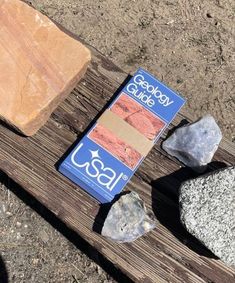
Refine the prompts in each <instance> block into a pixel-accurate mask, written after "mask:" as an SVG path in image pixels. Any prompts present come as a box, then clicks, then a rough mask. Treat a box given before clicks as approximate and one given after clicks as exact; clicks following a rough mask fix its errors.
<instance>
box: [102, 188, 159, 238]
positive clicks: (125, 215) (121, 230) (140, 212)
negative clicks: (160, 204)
mask: <svg viewBox="0 0 235 283" xmlns="http://www.w3.org/2000/svg"><path fill="white" fill-rule="evenodd" d="M155 227H156V222H155V221H154V220H153V218H152V216H151V215H150V214H148V213H147V212H146V208H145V205H144V203H143V201H142V200H141V199H140V198H139V196H138V194H137V193H135V192H131V193H129V194H126V195H124V196H122V197H121V198H120V199H119V200H118V201H116V202H115V203H114V204H113V206H112V207H111V209H110V211H109V213H108V216H107V218H106V220H105V222H104V226H103V229H102V235H103V236H105V237H107V238H109V239H111V240H113V241H115V242H118V243H125V242H132V241H134V240H136V239H137V238H139V237H141V236H142V235H144V234H145V233H147V232H149V231H151V230H152V229H154V228H155Z"/></svg>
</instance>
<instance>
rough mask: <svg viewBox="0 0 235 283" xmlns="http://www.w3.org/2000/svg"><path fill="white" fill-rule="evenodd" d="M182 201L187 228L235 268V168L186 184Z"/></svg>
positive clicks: (181, 212)
mask: <svg viewBox="0 0 235 283" xmlns="http://www.w3.org/2000/svg"><path fill="white" fill-rule="evenodd" d="M179 201H180V217H181V222H182V223H183V225H184V226H185V227H186V229H187V230H188V231H189V232H190V233H191V234H192V235H193V236H195V237H196V238H197V239H198V240H199V241H201V242H202V243H203V244H204V245H205V246H206V247H207V248H208V249H210V250H211V251H212V252H213V253H214V254H215V255H216V256H218V257H219V258H221V260H223V261H224V262H225V263H227V264H228V265H231V266H234V267H235V167H229V168H225V169H222V170H218V171H215V172H213V173H210V174H208V175H205V176H201V177H199V178H196V179H193V180H189V181H186V182H185V183H184V184H183V185H182V186H181V189H180V198H179Z"/></svg>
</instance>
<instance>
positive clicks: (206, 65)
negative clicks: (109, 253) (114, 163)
mask: <svg viewBox="0 0 235 283" xmlns="http://www.w3.org/2000/svg"><path fill="white" fill-rule="evenodd" d="M27 2H28V3H31V5H33V6H34V7H35V8H36V9H38V10H40V11H42V12H43V13H45V14H46V15H48V16H49V17H51V18H52V19H54V20H55V21H57V22H59V23H60V24H62V25H63V26H64V27H66V28H67V29H69V30H70V31H72V32H74V33H75V34H77V35H79V36H80V37H81V38H82V39H84V40H85V41H86V42H87V43H89V44H91V45H93V46H94V47H96V48H97V49H98V50H100V51H101V52H102V53H104V54H105V55H106V56H107V57H108V58H110V59H111V60H112V61H114V62H115V63H116V64H117V65H119V66H120V67H121V68H122V69H124V70H125V71H126V72H130V73H133V72H134V71H135V70H136V69H137V68H138V67H139V66H142V67H144V68H146V69H147V70H149V71H150V72H152V73H153V74H154V75H156V76H157V77H158V78H159V79H160V80H163V81H164V82H165V83H166V84H168V85H169V86H170V87H172V88H173V89H175V90H176V91H178V92H179V93H181V95H183V96H184V97H186V98H187V105H186V106H185V109H186V110H187V111H188V112H189V113H190V114H191V115H192V116H193V117H194V118H195V119H196V118H198V117H199V116H200V115H203V114H205V113H211V114H212V115H213V116H214V117H215V118H216V120H217V121H218V123H219V125H220V126H221V129H222V132H223V134H224V136H225V137H227V138H228V139H230V140H231V141H235V131H234V123H235V122H234V120H235V115H234V109H235V107H234V106H235V92H234V85H235V84H234V74H235V52H234V51H235V50H234V48H235V35H234V23H235V21H234V20H235V18H234V14H235V2H234V0H208V1H200V0H191V1H189V0H162V1H160V0H159V1H157V0H145V1H140V0H133V1H130V0H128V1H127V0H106V1H105V0H97V1H93V0H86V1H85V0H80V1H76V0H51V1H49V0H32V1H27ZM1 182H2V183H4V185H3V184H2V185H1ZM6 185H7V187H8V188H11V189H12V190H13V191H17V189H19V188H17V187H16V186H15V184H13V183H12V182H10V181H6V177H5V176H3V175H1V173H0V226H1V230H0V257H2V260H3V261H4V263H5V266H6V269H7V271H8V280H9V281H8V282H9V283H21V282H22V283H23V282H25V283H45V282H48V283H54V282H56V283H60V282H62V283H64V282H68V283H70V282H71V283H76V282H81V283H82V282H89V283H92V282H96V283H99V282H101V283H102V282H105V283H108V282H116V280H117V278H116V280H115V279H113V278H112V277H111V276H110V275H108V274H107V273H106V272H105V271H104V270H103V269H102V268H101V267H100V266H99V265H97V264H96V263H95V262H94V261H93V260H91V259H90V258H89V257H88V256H87V255H85V254H84V252H85V253H87V254H88V255H89V256H90V257H91V258H92V259H94V260H95V261H96V262H97V263H99V264H101V265H102V266H103V267H104V268H105V269H106V271H107V269H109V266H108V267H107V265H106V264H105V263H104V264H103V263H101V260H100V257H99V256H98V255H95V254H94V251H89V247H87V246H86V244H84V243H83V242H82V241H79V240H76V239H75V240H74V241H73V239H74V237H75V236H74V235H73V236H72V241H71V235H70V232H68V231H67V232H65V233H63V234H66V233H67V234H66V236H67V238H68V239H69V240H68V239H67V238H65V237H64V236H62V235H61V233H60V232H59V231H60V229H59V226H60V224H57V225H52V226H51V225H50V224H48V223H47V221H45V220H44V219H43V218H42V217H41V216H39V215H38V214H37V213H36V212H34V211H33V210H32V209H31V208H30V206H27V205H25V204H24V203H23V202H22V201H21V200H19V199H18V198H17V197H16V196H15V195H14V194H13V193H12V192H11V191H10V190H8V189H7V188H6ZM29 204H30V203H29ZM32 206H33V205H32ZM40 209H41V210H43V208H40V206H39V209H38V210H39V211H38V212H39V213H40V214H41V211H40ZM43 213H44V214H43ZM43 213H42V215H45V214H46V212H43ZM49 222H50V221H49ZM61 232H63V231H61ZM71 233H72V232H71ZM79 242H80V243H79ZM1 265H3V263H2V264H1V259H0V270H1V268H2V267H1ZM108 271H109V270H108ZM109 273H110V271H109ZM111 273H112V275H113V276H115V271H111ZM2 274H3V273H2ZM118 281H120V282H124V281H125V279H124V278H122V279H119V280H118ZM0 282H1V283H2V281H1V275H0ZM3 282H4V281H3Z"/></svg>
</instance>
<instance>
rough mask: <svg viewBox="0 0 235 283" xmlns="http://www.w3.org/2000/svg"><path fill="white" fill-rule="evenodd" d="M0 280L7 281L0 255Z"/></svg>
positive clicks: (5, 282)
mask: <svg viewBox="0 0 235 283" xmlns="http://www.w3.org/2000/svg"><path fill="white" fill-rule="evenodd" d="M0 282H1V283H8V273H7V269H6V266H5V263H4V261H3V259H2V258H1V256H0Z"/></svg>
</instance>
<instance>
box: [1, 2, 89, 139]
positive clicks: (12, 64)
mask: <svg viewBox="0 0 235 283" xmlns="http://www.w3.org/2000/svg"><path fill="white" fill-rule="evenodd" d="M0 6H1V8H0V100H1V104H0V118H1V119H2V120H5V121H6V122H8V123H9V124H11V125H12V126H14V127H15V128H16V129H18V130H19V131H21V132H22V133H24V134H25V135H32V134H34V133H35V132H36V131H37V130H38V129H39V128H40V127H41V126H42V125H43V124H44V123H45V122H46V121H47V119H48V118H49V116H50V114H51V113H52V111H53V110H54V109H55V108H56V107H57V106H58V104H59V103H60V102H61V101H62V100H63V99H65V98H66V96H67V95H68V94H69V93H70V91H71V90H72V89H73V88H74V86H75V85H76V84H77V82H78V81H79V80H80V78H81V77H82V75H83V74H84V73H85V71H86V68H87V64H88V62H89V61H90V52H89V50H88V49H87V48H86V47H84V46H83V45H82V44H81V43H80V42H78V41H76V40H75V39H73V38H71V37H70V36H68V35H67V34H65V33H64V32H62V31H61V30H60V29H59V28H58V27H57V26H56V25H55V24H54V23H53V22H52V21H51V20H49V19H48V18H47V17H46V16H43V15H42V14H41V13H39V12H37V11H36V10H34V9H33V8H31V7H30V6H28V5H27V4H25V3H23V2H22V1H19V0H10V1H8V0H0Z"/></svg>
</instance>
